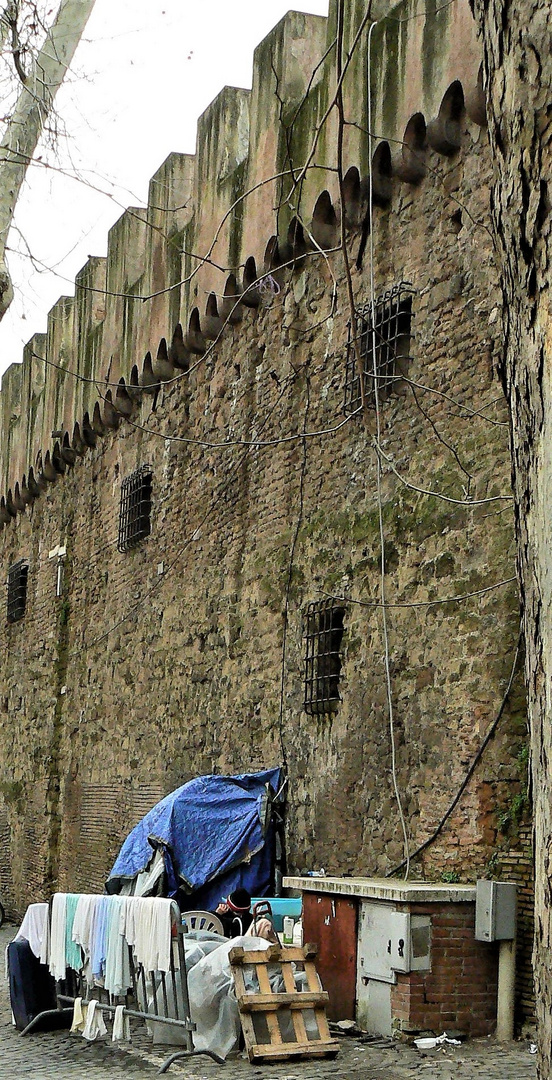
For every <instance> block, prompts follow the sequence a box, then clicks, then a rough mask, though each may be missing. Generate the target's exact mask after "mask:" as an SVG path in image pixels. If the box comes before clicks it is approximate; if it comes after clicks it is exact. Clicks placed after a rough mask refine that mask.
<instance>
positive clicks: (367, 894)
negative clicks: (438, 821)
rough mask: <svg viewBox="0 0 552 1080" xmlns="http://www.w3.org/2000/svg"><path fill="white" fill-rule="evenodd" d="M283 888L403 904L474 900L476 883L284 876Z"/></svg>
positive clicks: (454, 902)
mask: <svg viewBox="0 0 552 1080" xmlns="http://www.w3.org/2000/svg"><path fill="white" fill-rule="evenodd" d="M283 884H284V887H285V888H287V889H300V890H301V891H302V892H316V893H336V894H338V895H340V896H354V897H356V898H357V899H359V900H395V901H398V902H402V903H410V904H415V903H420V902H421V903H426V904H427V903H429V904H431V903H435V904H437V903H443V902H445V903H449V904H458V903H475V885H446V884H443V883H442V882H437V883H431V882H427V881H394V880H391V879H390V878H362V877H358V878H339V877H285V878H284V880H283Z"/></svg>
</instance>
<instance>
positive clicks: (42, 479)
mask: <svg viewBox="0 0 552 1080" xmlns="http://www.w3.org/2000/svg"><path fill="white" fill-rule="evenodd" d="M35 479H36V482H37V484H38V486H39V488H40V490H41V491H46V488H47V487H48V480H47V478H46V476H45V475H44V462H43V460H42V450H39V451H38V454H37V455H36V470H35Z"/></svg>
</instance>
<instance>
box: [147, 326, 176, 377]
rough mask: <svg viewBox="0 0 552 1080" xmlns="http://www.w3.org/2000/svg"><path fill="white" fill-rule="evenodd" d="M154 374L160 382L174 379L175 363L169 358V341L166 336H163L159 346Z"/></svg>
mask: <svg viewBox="0 0 552 1080" xmlns="http://www.w3.org/2000/svg"><path fill="white" fill-rule="evenodd" d="M152 367H153V374H154V375H155V377H156V378H157V379H159V381H160V382H169V380H170V379H174V364H173V363H172V360H170V359H169V351H168V349H167V341H166V339H165V338H164V337H162V338H161V341H160V342H159V345H158V347H157V356H156V357H155V360H154V362H153V364H152Z"/></svg>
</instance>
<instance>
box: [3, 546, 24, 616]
mask: <svg viewBox="0 0 552 1080" xmlns="http://www.w3.org/2000/svg"><path fill="white" fill-rule="evenodd" d="M28 574H29V565H28V563H27V561H26V560H25V559H19V560H18V561H17V562H16V563H13V565H12V566H10V568H9V570H8V601H7V619H8V622H9V623H14V622H18V620H19V619H22V618H23V616H24V614H25V607H26V605H27V578H28Z"/></svg>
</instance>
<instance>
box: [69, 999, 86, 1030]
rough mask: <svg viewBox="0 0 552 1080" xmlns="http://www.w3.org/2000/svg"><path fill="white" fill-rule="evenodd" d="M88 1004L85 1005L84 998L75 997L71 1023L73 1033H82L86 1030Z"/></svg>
mask: <svg viewBox="0 0 552 1080" xmlns="http://www.w3.org/2000/svg"><path fill="white" fill-rule="evenodd" d="M86 1008H87V1007H86V1005H83V1003H82V998H81V997H77V998H75V1003H74V1005H73V1022H72V1024H71V1035H80V1034H81V1032H82V1031H83V1030H84V1026H85V1024H86Z"/></svg>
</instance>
